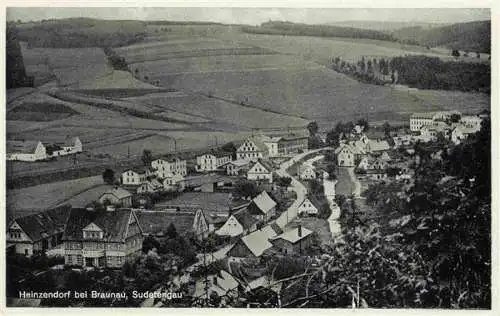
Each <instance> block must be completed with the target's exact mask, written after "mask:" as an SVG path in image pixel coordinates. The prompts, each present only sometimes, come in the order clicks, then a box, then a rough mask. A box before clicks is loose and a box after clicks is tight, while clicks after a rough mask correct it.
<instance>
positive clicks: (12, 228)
mask: <svg viewBox="0 0 500 316" xmlns="http://www.w3.org/2000/svg"><path fill="white" fill-rule="evenodd" d="M70 210H71V206H70V205H64V206H60V207H57V208H55V209H50V210H46V211H43V212H39V213H36V214H31V215H28V216H24V217H19V218H16V219H15V220H13V221H12V222H11V223H10V224H9V225H8V229H7V234H6V241H7V246H11V247H13V248H14V249H15V253H17V254H22V255H25V256H31V255H33V254H35V253H39V252H40V253H41V252H44V251H47V250H50V249H53V248H55V247H57V246H58V245H60V244H61V243H62V236H63V232H64V225H65V223H66V219H67V218H68V215H69V212H70Z"/></svg>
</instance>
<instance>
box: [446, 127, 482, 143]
mask: <svg viewBox="0 0 500 316" xmlns="http://www.w3.org/2000/svg"><path fill="white" fill-rule="evenodd" d="M477 132H478V131H477V130H476V128H469V127H461V126H458V127H455V128H454V129H453V131H452V132H451V141H452V142H453V143H455V145H458V144H460V143H461V142H463V141H464V140H466V139H467V138H468V137H469V136H470V135H472V134H475V133H477Z"/></svg>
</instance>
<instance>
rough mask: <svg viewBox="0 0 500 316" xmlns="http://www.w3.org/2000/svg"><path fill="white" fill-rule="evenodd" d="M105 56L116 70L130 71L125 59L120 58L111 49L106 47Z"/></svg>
mask: <svg viewBox="0 0 500 316" xmlns="http://www.w3.org/2000/svg"><path fill="white" fill-rule="evenodd" d="M103 50H104V54H106V56H107V57H108V61H109V62H110V63H111V66H112V67H113V69H115V70H121V71H130V69H129V67H128V64H127V62H126V61H125V58H124V57H120V56H119V55H118V54H117V53H116V52H115V51H114V50H113V49H112V48H111V47H104V49H103Z"/></svg>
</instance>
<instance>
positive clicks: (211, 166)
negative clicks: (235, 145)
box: [196, 152, 231, 171]
mask: <svg viewBox="0 0 500 316" xmlns="http://www.w3.org/2000/svg"><path fill="white" fill-rule="evenodd" d="M230 161H231V154H229V153H224V152H221V153H210V154H204V155H201V156H198V157H196V171H215V170H218V169H219V168H220V167H222V166H224V165H225V164H227V163H228V162H230Z"/></svg>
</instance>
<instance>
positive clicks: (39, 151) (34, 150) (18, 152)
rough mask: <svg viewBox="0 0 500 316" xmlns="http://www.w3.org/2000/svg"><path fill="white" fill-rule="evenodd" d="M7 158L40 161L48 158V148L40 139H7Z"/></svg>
mask: <svg viewBox="0 0 500 316" xmlns="http://www.w3.org/2000/svg"><path fill="white" fill-rule="evenodd" d="M6 159H7V160H18V161H39V160H44V159H47V150H46V147H45V145H43V144H42V142H40V141H31V140H25V141H16V140H7V156H6Z"/></svg>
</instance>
